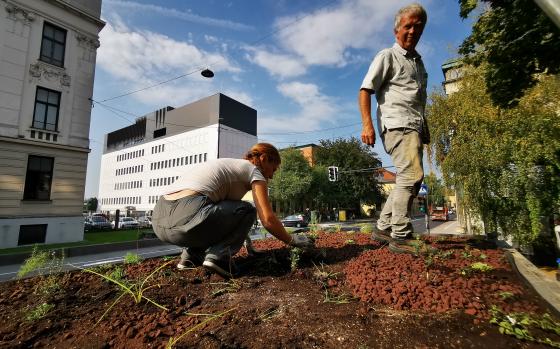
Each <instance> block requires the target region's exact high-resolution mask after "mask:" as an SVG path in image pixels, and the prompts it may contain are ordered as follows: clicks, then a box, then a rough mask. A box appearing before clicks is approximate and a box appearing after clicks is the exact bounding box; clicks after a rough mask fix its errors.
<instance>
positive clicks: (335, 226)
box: [334, 224, 342, 233]
mask: <svg viewBox="0 0 560 349" xmlns="http://www.w3.org/2000/svg"><path fill="white" fill-rule="evenodd" d="M334 231H335V233H336V232H338V231H342V224H335V225H334Z"/></svg>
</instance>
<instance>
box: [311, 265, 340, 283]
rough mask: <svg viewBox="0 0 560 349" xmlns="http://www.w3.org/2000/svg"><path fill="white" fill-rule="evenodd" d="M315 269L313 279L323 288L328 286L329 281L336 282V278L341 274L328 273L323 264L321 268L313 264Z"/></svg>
mask: <svg viewBox="0 0 560 349" xmlns="http://www.w3.org/2000/svg"><path fill="white" fill-rule="evenodd" d="M313 267H314V268H313V278H314V279H315V280H317V281H319V282H320V283H321V284H322V285H323V286H326V282H327V281H328V280H329V279H331V280H336V276H337V275H338V274H339V273H333V272H331V271H328V270H327V269H326V267H325V264H323V263H321V264H320V265H319V266H317V265H316V264H315V263H313Z"/></svg>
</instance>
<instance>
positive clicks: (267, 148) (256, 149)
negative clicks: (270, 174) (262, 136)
mask: <svg viewBox="0 0 560 349" xmlns="http://www.w3.org/2000/svg"><path fill="white" fill-rule="evenodd" d="M263 154H264V155H266V158H267V159H268V161H269V162H272V163H274V164H278V165H280V162H281V160H280V153H279V152H278V149H276V148H275V147H274V146H273V145H272V144H268V143H257V144H255V145H253V146H252V147H251V149H250V150H249V151H248V152H247V154H245V157H244V159H245V160H249V161H251V163H253V165H255V166H258V165H260V159H259V156H261V155H263Z"/></svg>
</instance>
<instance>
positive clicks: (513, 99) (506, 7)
mask: <svg viewBox="0 0 560 349" xmlns="http://www.w3.org/2000/svg"><path fill="white" fill-rule="evenodd" d="M459 3H460V16H461V17H462V18H467V17H468V16H469V14H471V12H473V10H475V9H476V8H477V6H478V5H479V4H481V3H485V4H487V5H489V7H488V8H487V9H486V10H485V11H484V12H483V13H482V14H481V15H480V16H479V17H478V19H477V21H476V23H475V24H474V26H473V29H472V33H471V35H470V36H468V37H467V38H466V39H465V40H464V41H463V43H462V45H461V47H460V49H459V53H461V54H462V55H465V62H466V63H467V64H473V65H475V66H480V65H481V64H484V63H488V66H487V68H486V69H485V71H484V78H485V81H486V85H487V86H488V91H489V93H490V96H491V99H492V102H493V103H494V105H496V106H500V107H513V106H515V105H516V104H517V103H518V101H519V98H521V96H522V95H523V93H524V91H525V90H526V89H527V88H529V87H531V86H534V85H535V83H536V82H537V81H538V80H537V76H536V73H546V74H557V73H558V72H559V71H560V60H559V59H558V57H560V29H558V28H557V27H556V26H555V25H554V23H553V22H552V20H551V19H549V18H548V17H547V16H546V14H545V13H544V12H542V11H541V9H540V8H539V7H538V6H537V5H536V4H535V2H534V1H533V0H509V1H503V0H459Z"/></svg>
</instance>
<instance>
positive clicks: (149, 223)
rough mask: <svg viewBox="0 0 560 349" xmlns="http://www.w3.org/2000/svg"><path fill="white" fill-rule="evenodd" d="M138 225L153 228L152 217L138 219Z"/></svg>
mask: <svg viewBox="0 0 560 349" xmlns="http://www.w3.org/2000/svg"><path fill="white" fill-rule="evenodd" d="M138 224H139V225H140V227H142V228H151V227H152V217H150V216H143V217H139V218H138Z"/></svg>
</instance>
